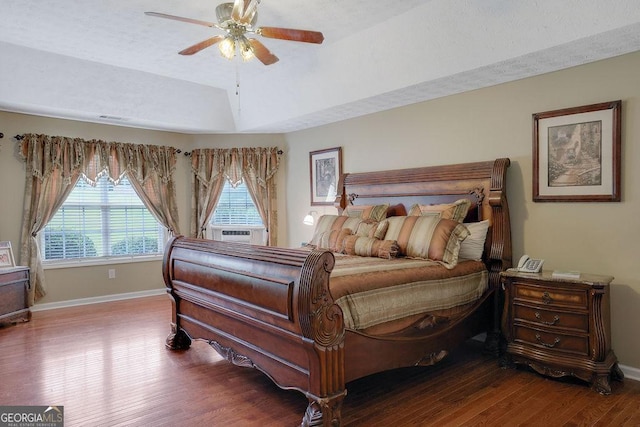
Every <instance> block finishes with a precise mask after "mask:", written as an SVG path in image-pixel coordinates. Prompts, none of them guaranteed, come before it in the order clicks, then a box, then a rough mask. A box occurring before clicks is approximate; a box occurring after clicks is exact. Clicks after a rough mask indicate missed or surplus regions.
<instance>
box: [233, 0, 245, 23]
mask: <svg viewBox="0 0 640 427" xmlns="http://www.w3.org/2000/svg"><path fill="white" fill-rule="evenodd" d="M243 14H244V0H235V1H234V2H233V9H232V10H231V19H233V20H234V21H240V18H242V15H243Z"/></svg>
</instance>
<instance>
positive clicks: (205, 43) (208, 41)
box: [178, 36, 224, 55]
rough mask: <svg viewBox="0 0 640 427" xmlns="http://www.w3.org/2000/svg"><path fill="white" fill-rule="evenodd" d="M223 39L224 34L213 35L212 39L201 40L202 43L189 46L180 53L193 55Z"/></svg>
mask: <svg viewBox="0 0 640 427" xmlns="http://www.w3.org/2000/svg"><path fill="white" fill-rule="evenodd" d="M222 39H224V36H215V37H211V38H210V39H206V40H204V41H201V42H200V43H196V44H194V45H193V46H189V47H188V48H186V49H183V50H181V51H180V52H178V53H179V54H180V55H193V54H194V53H198V52H200V51H201V50H202V49H204V48H207V47H209V46H211V45H214V44H216V43H218V42H219V41H221V40H222Z"/></svg>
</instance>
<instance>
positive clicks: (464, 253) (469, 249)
mask: <svg viewBox="0 0 640 427" xmlns="http://www.w3.org/2000/svg"><path fill="white" fill-rule="evenodd" d="M464 226H465V227H467V230H469V233H471V234H470V235H469V236H468V237H467V238H466V239H464V240H463V241H462V243H461V244H460V253H459V254H458V258H462V259H476V260H481V259H482V253H483V252H484V241H485V240H487V230H488V229H489V221H487V220H485V221H480V222H466V223H464Z"/></svg>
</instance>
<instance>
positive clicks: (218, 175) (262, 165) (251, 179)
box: [191, 147, 280, 246]
mask: <svg viewBox="0 0 640 427" xmlns="http://www.w3.org/2000/svg"><path fill="white" fill-rule="evenodd" d="M278 153H279V151H278V148H277V147H267V148H263V147H245V148H206V149H196V150H193V151H192V152H191V169H192V172H193V180H192V183H193V193H192V203H191V206H192V217H191V235H192V236H194V237H200V238H202V237H204V234H205V230H206V226H207V222H208V221H209V218H211V215H212V213H213V210H214V209H215V207H216V204H217V203H218V200H219V199H220V193H221V192H222V188H223V187H224V181H225V180H228V181H229V183H230V184H231V186H233V187H236V186H237V185H238V184H240V183H241V182H243V181H244V183H245V184H246V185H247V189H248V191H249V194H250V195H251V197H252V199H253V201H254V203H255V204H256V207H257V209H258V213H259V214H260V217H261V218H262V222H263V223H264V225H265V227H266V229H267V235H268V241H267V244H269V245H271V246H275V245H276V244H277V235H278V212H277V204H276V181H275V174H276V172H277V171H278V167H279V165H280V155H279V154H278Z"/></svg>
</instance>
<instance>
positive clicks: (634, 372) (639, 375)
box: [619, 365, 640, 381]
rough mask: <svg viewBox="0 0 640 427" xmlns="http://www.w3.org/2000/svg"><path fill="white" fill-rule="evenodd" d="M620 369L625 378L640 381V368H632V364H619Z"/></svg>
mask: <svg viewBox="0 0 640 427" xmlns="http://www.w3.org/2000/svg"><path fill="white" fill-rule="evenodd" d="M619 366H620V370H622V373H623V374H624V379H625V380H635V381H640V369H638V368H632V367H631V366H625V365H619Z"/></svg>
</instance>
